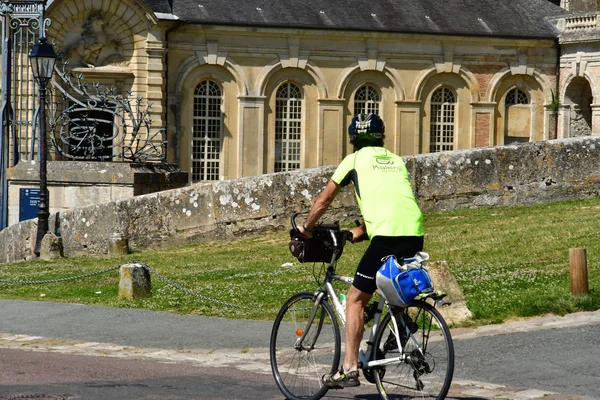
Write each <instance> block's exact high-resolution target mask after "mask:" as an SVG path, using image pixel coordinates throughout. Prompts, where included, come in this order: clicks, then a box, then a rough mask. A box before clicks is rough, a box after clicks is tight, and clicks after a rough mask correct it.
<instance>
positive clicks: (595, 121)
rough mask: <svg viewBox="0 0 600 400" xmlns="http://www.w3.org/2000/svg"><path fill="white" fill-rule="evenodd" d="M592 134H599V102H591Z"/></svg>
mask: <svg viewBox="0 0 600 400" xmlns="http://www.w3.org/2000/svg"><path fill="white" fill-rule="evenodd" d="M591 107H592V135H600V104H592V105H591Z"/></svg>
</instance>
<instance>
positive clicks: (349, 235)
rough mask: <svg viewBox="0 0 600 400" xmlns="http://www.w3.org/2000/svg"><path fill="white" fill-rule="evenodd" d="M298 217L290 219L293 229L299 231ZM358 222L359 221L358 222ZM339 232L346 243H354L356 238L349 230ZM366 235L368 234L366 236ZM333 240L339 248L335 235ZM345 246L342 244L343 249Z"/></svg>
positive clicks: (293, 215)
mask: <svg viewBox="0 0 600 400" xmlns="http://www.w3.org/2000/svg"><path fill="white" fill-rule="evenodd" d="M297 216H298V213H296V212H295V213H292V215H291V217H290V223H291V225H292V229H293V230H295V231H297V230H298V224H296V217H297ZM356 222H358V221H356ZM330 230H331V231H334V229H330ZM339 232H342V233H343V234H344V239H345V240H344V242H345V241H350V243H352V238H354V235H353V234H352V232H350V231H349V230H346V229H339ZM365 235H366V234H365ZM332 237H333V240H334V244H335V246H336V247H337V245H338V244H337V239H336V238H335V235H332ZM343 245H345V243H343V244H342V246H341V247H343Z"/></svg>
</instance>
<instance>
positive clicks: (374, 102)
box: [354, 85, 381, 115]
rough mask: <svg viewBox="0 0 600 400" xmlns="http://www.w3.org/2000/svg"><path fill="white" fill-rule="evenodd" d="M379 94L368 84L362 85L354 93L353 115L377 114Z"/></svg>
mask: <svg viewBox="0 0 600 400" xmlns="http://www.w3.org/2000/svg"><path fill="white" fill-rule="evenodd" d="M380 102H381V101H380V96H379V92H378V91H377V89H375V88H374V87H373V86H370V85H363V86H361V87H360V88H358V90H357V91H356V94H355V95H354V115H357V114H369V113H372V114H378V115H379V104H380Z"/></svg>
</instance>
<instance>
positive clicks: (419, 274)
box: [375, 252, 433, 307]
mask: <svg viewBox="0 0 600 400" xmlns="http://www.w3.org/2000/svg"><path fill="white" fill-rule="evenodd" d="M427 259H429V254H427V253H425V252H419V253H417V254H416V255H415V256H414V257H411V258H407V259H403V260H402V264H400V263H398V260H397V259H396V257H395V256H393V255H391V256H387V257H384V258H383V259H382V260H381V261H383V265H382V266H381V268H379V271H377V276H376V277H375V282H376V284H377V288H378V289H379V292H380V293H381V295H382V296H383V297H385V299H386V300H387V301H388V303H390V304H391V305H393V306H398V307H406V306H407V305H408V304H410V303H411V302H412V301H413V300H414V299H415V297H417V296H418V295H419V294H421V293H431V292H433V283H432V282H431V278H430V277H429V274H428V273H427V271H426V270H425V268H424V267H423V261H425V260H427Z"/></svg>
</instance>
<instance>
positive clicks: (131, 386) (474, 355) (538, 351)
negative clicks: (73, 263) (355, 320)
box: [0, 300, 600, 400]
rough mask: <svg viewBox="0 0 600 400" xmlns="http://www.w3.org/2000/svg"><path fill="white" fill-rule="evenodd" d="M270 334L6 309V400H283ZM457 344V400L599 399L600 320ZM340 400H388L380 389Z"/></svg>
mask: <svg viewBox="0 0 600 400" xmlns="http://www.w3.org/2000/svg"><path fill="white" fill-rule="evenodd" d="M269 331H270V323H264V322H257V321H231V320H222V319H215V318H203V317H197V316H180V315H173V314H169V313H161V312H152V311H147V310H137V309H114V308H106V307H95V306H83V305H74V304H58V303H49V302H26V301H12V300H11V301H0V363H1V365H2V366H3V367H2V368H0V399H3V398H10V396H15V395H16V394H23V393H45V394H53V395H56V396H58V395H61V394H62V395H65V394H69V395H71V396H72V397H63V398H69V399H71V398H82V399H91V400H94V399H96V398H98V399H100V398H102V399H113V398H114V399H140V400H141V399H155V398H159V399H171V398H173V399H180V400H183V399H186V400H187V399H243V400H246V399H258V398H261V399H281V395H280V394H279V393H278V392H277V390H276V388H275V386H274V384H273V381H272V377H271V376H270V369H269V364H268V352H267V349H266V347H267V346H268V339H269ZM453 337H455V339H456V343H455V347H456V353H457V360H456V374H455V380H454V382H455V384H453V388H452V391H451V397H453V398H467V397H469V398H479V399H493V398H504V399H519V400H520V399H533V398H545V399H557V400H560V399H582V398H590V399H591V398H600V368H598V366H597V365H598V362H597V360H598V359H600V346H599V344H600V343H599V341H600V339H599V338H600V312H595V313H578V314H572V315H569V316H566V317H562V318H561V317H545V318H537V319H533V320H529V321H515V322H511V323H508V324H503V325H495V326H487V327H481V328H477V329H457V330H454V331H453ZM90 355H94V356H96V357H90ZM98 355H101V356H103V357H97V356H98ZM156 361H160V362H156ZM165 362H166V363H169V364H168V368H166V367H165V365H167V364H164V363H165ZM32 377H35V378H32ZM235 382H237V383H235ZM330 394H331V396H330V397H329V398H354V399H363V400H371V399H373V400H374V399H377V398H378V396H377V395H376V390H375V388H374V386H372V385H363V386H361V388H359V389H354V390H352V391H344V392H341V391H338V392H330ZM3 396H4V397H3ZM73 396H75V397H73ZM38 398H60V397H38Z"/></svg>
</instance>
